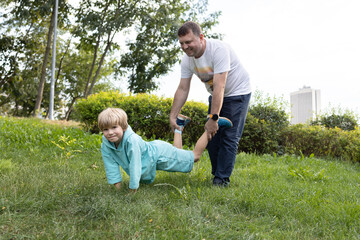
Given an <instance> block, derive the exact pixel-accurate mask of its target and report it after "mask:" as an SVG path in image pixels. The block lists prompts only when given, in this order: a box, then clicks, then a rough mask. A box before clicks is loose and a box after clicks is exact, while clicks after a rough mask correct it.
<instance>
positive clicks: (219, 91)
mask: <svg viewBox="0 0 360 240" xmlns="http://www.w3.org/2000/svg"><path fill="white" fill-rule="evenodd" d="M178 37H179V42H180V45H181V49H182V50H183V51H184V52H185V55H184V57H183V59H182V62H181V80H180V84H179V86H178V88H177V90H176V92H175V96H174V101H173V106H172V109H171V113H170V126H171V128H172V129H173V130H174V129H179V126H178V125H177V124H176V117H177V116H178V114H179V113H180V110H181V108H182V107H183V106H184V104H185V102H186V100H187V97H188V94H189V90H190V83H191V78H192V75H193V74H196V75H197V76H198V77H199V78H200V80H201V81H202V82H203V83H204V84H205V86H206V88H207V90H208V92H209V93H210V94H211V96H210V97H209V109H208V121H207V123H206V124H205V130H206V132H207V137H208V139H209V140H211V141H210V142H209V143H208V145H207V149H208V152H209V155H210V160H211V165H212V174H213V175H214V179H213V184H214V185H216V186H228V185H229V183H230V176H231V173H232V171H233V169H234V165H235V159H236V154H237V149H238V144H239V141H240V138H241V134H242V131H243V128H244V124H245V119H246V114H247V111H248V106H249V101H250V97H251V86H250V80H249V75H248V73H247V72H246V70H245V69H244V68H243V66H242V65H241V63H240V61H239V60H238V58H237V56H236V54H235V53H234V51H233V50H232V49H231V47H230V46H229V45H227V44H226V43H224V42H222V41H220V40H215V39H205V38H204V36H203V34H202V32H201V28H200V26H199V25H198V24H196V23H194V22H186V23H184V24H183V25H182V26H181V27H180V28H179V30H178ZM219 116H221V117H226V118H228V119H230V120H231V121H232V123H233V127H232V128H223V127H220V128H219V126H218V119H219Z"/></svg>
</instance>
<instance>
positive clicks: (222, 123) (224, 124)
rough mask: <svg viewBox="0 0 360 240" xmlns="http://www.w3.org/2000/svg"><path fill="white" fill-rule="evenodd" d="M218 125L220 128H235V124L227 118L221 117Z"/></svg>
mask: <svg viewBox="0 0 360 240" xmlns="http://www.w3.org/2000/svg"><path fill="white" fill-rule="evenodd" d="M218 125H219V127H228V128H231V127H232V126H233V123H232V121H231V120H230V119H228V118H226V117H219V121H218Z"/></svg>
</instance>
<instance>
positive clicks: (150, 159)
mask: <svg viewBox="0 0 360 240" xmlns="http://www.w3.org/2000/svg"><path fill="white" fill-rule="evenodd" d="M189 122H190V118H188V117H186V116H183V115H179V117H178V119H177V124H178V125H179V126H180V130H178V129H176V130H175V132H174V146H172V145H171V144H170V143H167V142H164V141H160V140H155V141H151V142H146V141H144V140H143V139H142V138H141V137H140V136H139V135H137V134H136V133H134V131H133V130H132V129H131V127H130V126H129V125H128V123H127V114H126V113H125V111H124V110H122V109H120V108H107V109H105V110H104V111H102V112H101V113H100V114H99V116H98V126H99V128H100V130H101V131H102V132H103V134H104V136H103V137H102V144H101V154H102V157H103V161H104V165H105V172H106V177H107V180H108V183H109V184H113V185H114V186H115V187H116V188H117V189H120V187H121V180H122V177H121V172H120V169H119V166H121V167H122V169H124V171H125V172H126V173H127V174H128V175H129V177H130V181H129V182H130V183H129V188H130V191H134V192H136V190H137V189H138V188H139V183H140V182H142V183H152V182H153V181H154V180H155V173H156V170H163V171H168V172H184V173H187V172H190V171H191V170H192V168H193V164H194V162H197V161H199V159H200V156H201V154H202V153H203V151H204V150H205V148H206V145H207V143H208V138H207V134H206V132H204V133H203V134H202V136H201V137H200V138H199V140H198V141H197V143H196V145H195V148H194V150H193V151H188V150H183V149H181V148H182V138H181V134H182V130H183V128H184V127H185V125H186V124H187V123H189ZM220 125H221V126H228V127H232V122H231V121H230V120H228V119H227V118H220V119H219V126H220Z"/></svg>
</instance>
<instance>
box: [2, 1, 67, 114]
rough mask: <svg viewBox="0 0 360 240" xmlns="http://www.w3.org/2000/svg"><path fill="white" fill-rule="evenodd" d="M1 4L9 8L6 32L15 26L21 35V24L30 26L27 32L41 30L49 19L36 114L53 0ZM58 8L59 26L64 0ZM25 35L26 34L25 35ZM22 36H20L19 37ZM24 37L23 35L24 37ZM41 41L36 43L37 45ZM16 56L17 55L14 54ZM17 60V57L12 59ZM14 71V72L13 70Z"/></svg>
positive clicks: (62, 20) (63, 15)
mask: <svg viewBox="0 0 360 240" xmlns="http://www.w3.org/2000/svg"><path fill="white" fill-rule="evenodd" d="M1 5H2V6H5V7H8V8H10V10H9V14H10V15H11V18H9V19H8V20H7V21H5V23H6V25H7V29H8V32H9V31H10V29H14V28H15V31H17V32H15V34H19V33H20V34H19V35H21V32H22V30H23V28H24V27H23V26H30V28H29V30H28V32H27V34H30V35H32V34H35V33H36V32H37V31H38V30H39V29H41V32H43V31H42V30H43V29H44V28H46V27H47V23H48V22H49V19H51V21H50V24H49V26H48V27H47V28H48V33H47V40H46V42H47V43H46V48H45V52H44V53H43V60H42V67H41V74H40V78H39V84H38V88H37V95H36V96H37V98H36V103H35V106H34V110H33V115H36V114H37V113H38V112H39V110H40V106H41V102H42V98H43V90H44V84H45V77H46V75H47V72H46V69H47V66H48V58H49V56H50V45H51V37H52V33H53V29H54V15H53V12H54V7H55V4H54V1H53V0H38V1H22V0H15V1H2V2H1ZM59 9H60V11H59V12H61V14H59V26H61V25H63V24H64V23H65V22H66V21H67V17H68V14H69V6H68V4H67V3H66V1H64V0H59ZM25 36H27V35H25ZM19 38H22V37H19ZM24 38H25V37H24ZM39 44H41V42H38V43H37V46H39ZM16 56H17V55H16ZM14 60H15V61H17V59H16V58H15V59H14ZM13 73H14V72H13ZM13 80H14V78H8V79H7V81H10V82H8V83H9V84H10V85H11V84H12V82H11V81H13Z"/></svg>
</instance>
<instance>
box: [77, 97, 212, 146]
mask: <svg viewBox="0 0 360 240" xmlns="http://www.w3.org/2000/svg"><path fill="white" fill-rule="evenodd" d="M172 102H173V100H172V98H163V97H158V96H156V95H150V94H137V95H131V94H124V93H119V92H116V91H113V92H100V93H98V94H94V95H91V96H89V97H88V98H87V99H82V100H79V101H78V102H77V104H76V105H75V111H74V112H75V117H76V118H77V119H78V120H79V121H81V122H82V123H83V124H84V125H85V128H86V129H87V130H89V131H91V132H92V133H98V132H99V128H98V126H97V117H98V115H99V113H100V112H101V111H102V110H104V109H106V108H108V107H118V108H122V109H123V110H124V111H125V112H126V113H127V115H128V122H129V125H130V126H131V127H132V128H133V130H134V131H135V132H137V133H138V134H139V135H141V136H143V137H146V138H147V139H163V140H165V141H169V142H171V141H173V138H174V136H173V133H172V131H171V128H170V126H169V115H170V110H171V106H172ZM181 113H182V114H184V115H186V116H189V117H190V118H191V119H192V120H191V123H190V124H189V125H188V126H186V129H185V131H184V134H183V144H184V145H188V146H191V145H192V144H194V143H196V141H197V139H198V138H199V137H200V136H201V134H202V133H203V132H204V125H205V123H206V115H207V105H206V104H203V103H197V102H193V101H188V102H186V104H185V105H184V107H183V108H182V111H181Z"/></svg>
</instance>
